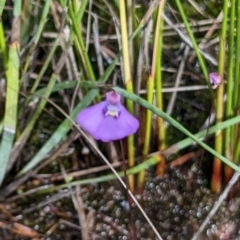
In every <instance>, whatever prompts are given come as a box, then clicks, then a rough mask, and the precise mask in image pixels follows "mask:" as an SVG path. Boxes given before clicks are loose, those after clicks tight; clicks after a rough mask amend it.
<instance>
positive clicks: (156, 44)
mask: <svg viewBox="0 0 240 240" xmlns="http://www.w3.org/2000/svg"><path fill="white" fill-rule="evenodd" d="M163 6H164V5H163V1H161V2H160V3H159V6H158V10H157V17H156V22H155V35H154V46H153V58H152V69H151V73H150V75H149V77H148V83H147V101H148V102H149V103H150V104H151V103H152V101H153V93H154V83H155V81H154V80H155V77H156V76H155V73H156V68H160V65H159V66H157V62H158V61H157V59H159V57H160V56H159V55H160V52H159V39H160V32H161V30H160V27H161V15H162V11H163ZM151 130H152V112H151V111H149V110H147V111H146V126H145V135H144V144H143V152H142V157H143V161H145V160H146V159H147V155H148V152H149V146H150V142H151ZM144 179H145V172H144V171H142V172H140V173H139V175H138V181H137V185H138V189H142V188H143V184H144Z"/></svg>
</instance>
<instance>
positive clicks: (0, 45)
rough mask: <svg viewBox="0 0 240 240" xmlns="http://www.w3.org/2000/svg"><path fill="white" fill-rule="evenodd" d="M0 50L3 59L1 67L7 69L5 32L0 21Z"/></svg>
mask: <svg viewBox="0 0 240 240" xmlns="http://www.w3.org/2000/svg"><path fill="white" fill-rule="evenodd" d="M0 50H1V54H2V58H3V66H4V68H5V69H7V63H8V52H7V45H6V39H5V32H4V27H3V23H2V21H1V22H0Z"/></svg>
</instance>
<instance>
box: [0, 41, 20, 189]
mask: <svg viewBox="0 0 240 240" xmlns="http://www.w3.org/2000/svg"><path fill="white" fill-rule="evenodd" d="M19 49H20V45H19V43H17V42H14V43H12V44H11V46H10V49H9V61H8V70H7V72H6V77H7V89H6V103H5V115H4V121H3V135H2V141H1V145H0V153H1V154H0V166H1V167H0V185H1V184H2V181H3V179H4V176H5V172H6V169H7V166H8V160H9V156H10V153H11V150H12V144H13V141H14V138H15V132H16V124H17V107H18V92H19V68H20V67H19Z"/></svg>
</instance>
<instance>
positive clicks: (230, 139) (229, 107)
mask: <svg viewBox="0 0 240 240" xmlns="http://www.w3.org/2000/svg"><path fill="white" fill-rule="evenodd" d="M235 6H236V0H232V2H231V11H230V27H229V31H228V32H229V34H228V35H229V43H228V46H229V51H228V66H227V67H228V74H227V100H226V113H225V119H228V118H230V117H231V116H232V114H233V113H234V110H233V93H232V91H234V90H233V89H234V88H233V86H234V75H233V73H234V72H233V71H234V65H235V56H234V54H235V53H234V43H235V41H234V40H235V33H234V28H235V24H234V23H235V11H236V9H235ZM234 139H235V137H234V130H233V128H232V127H231V128H227V129H226V130H225V138H224V150H225V156H226V157H227V158H228V159H230V160H232V161H233V152H234V148H233V147H234ZM232 174H233V171H232V169H231V168H229V167H228V166H224V182H225V183H226V184H227V183H228V181H229V180H230V178H231V176H232Z"/></svg>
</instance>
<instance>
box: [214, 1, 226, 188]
mask: <svg viewBox="0 0 240 240" xmlns="http://www.w3.org/2000/svg"><path fill="white" fill-rule="evenodd" d="M227 19H228V1H224V3H223V21H222V29H221V33H220V42H219V60H218V62H219V65H218V73H219V75H220V76H221V79H222V84H220V85H219V87H218V88H217V91H216V95H217V96H216V123H220V122H222V120H223V114H224V111H223V110H224V107H223V106H224V101H223V96H224V84H223V79H224V68H225V61H226V59H225V51H226V34H227ZM215 150H216V151H217V152H218V153H219V154H222V152H223V132H222V131H219V132H217V133H216V136H215ZM221 175H222V162H221V161H220V160H219V159H218V157H217V156H216V155H215V157H214V161H213V172H212V179H211V189H212V191H213V192H215V193H219V192H220V191H221V188H222V176H221Z"/></svg>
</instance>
